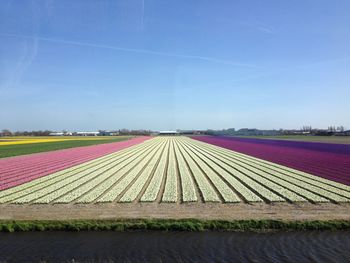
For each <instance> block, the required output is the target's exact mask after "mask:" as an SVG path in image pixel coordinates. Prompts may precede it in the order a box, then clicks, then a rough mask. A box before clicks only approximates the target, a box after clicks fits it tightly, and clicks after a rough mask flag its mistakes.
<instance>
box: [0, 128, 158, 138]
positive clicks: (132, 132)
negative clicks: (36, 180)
mask: <svg viewBox="0 0 350 263" xmlns="http://www.w3.org/2000/svg"><path fill="white" fill-rule="evenodd" d="M99 132H100V135H105V136H107V135H110V134H113V135H135V136H136V135H150V134H152V133H153V131H151V130H128V129H120V130H115V131H110V132H106V131H103V130H99ZM50 133H53V131H50V130H45V131H42V130H39V131H16V132H12V131H10V130H9V129H3V130H1V132H0V136H2V137H4V136H49V135H50ZM62 133H64V134H69V133H68V132H67V131H66V130H63V131H62ZM71 134H73V135H74V134H75V133H74V132H73V133H71Z"/></svg>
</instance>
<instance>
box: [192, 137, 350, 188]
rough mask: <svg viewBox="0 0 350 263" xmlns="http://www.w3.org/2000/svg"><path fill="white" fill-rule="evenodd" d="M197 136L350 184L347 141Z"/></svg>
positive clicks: (203, 139) (349, 147)
mask: <svg viewBox="0 0 350 263" xmlns="http://www.w3.org/2000/svg"><path fill="white" fill-rule="evenodd" d="M193 138H194V139H196V140H199V141H202V142H206V143H210V144H213V145H217V146H220V147H224V148H226V149H230V150H232V151H237V152H240V153H244V154H248V155H250V156H254V157H257V158H261V159H264V160H267V161H270V162H274V163H278V164H280V165H284V166H287V167H290V168H294V169H297V170H299V171H304V172H306V173H310V174H313V175H316V176H319V177H323V178H326V179H329V180H332V181H336V182H339V183H342V184H346V185H350V145H347V144H330V143H317V142H300V141H283V140H270V139H268V140H266V139H265V140H264V139H255V138H239V137H228V136H194V137H193Z"/></svg>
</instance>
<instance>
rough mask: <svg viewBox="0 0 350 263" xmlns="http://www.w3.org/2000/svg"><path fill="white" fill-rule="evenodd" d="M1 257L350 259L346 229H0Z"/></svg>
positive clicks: (71, 259) (38, 259)
mask: <svg viewBox="0 0 350 263" xmlns="http://www.w3.org/2000/svg"><path fill="white" fill-rule="evenodd" d="M0 262H293V263H294V262H327V263H328V262H350V231H333V232H332V231H320V232H317V231H315V232H314V231H308V232H274V233H246V232H238V233H237V232H198V233H193V232H124V233H123V232H25V233H0Z"/></svg>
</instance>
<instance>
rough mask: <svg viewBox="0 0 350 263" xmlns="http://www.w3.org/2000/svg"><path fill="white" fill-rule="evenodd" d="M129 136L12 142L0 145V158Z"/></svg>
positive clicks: (86, 144)
mask: <svg viewBox="0 0 350 263" xmlns="http://www.w3.org/2000/svg"><path fill="white" fill-rule="evenodd" d="M130 138H131V136H120V137H111V138H108V137H107V138H106V139H101V138H98V139H96V140H94V139H89V140H85V139H80V140H79V139H77V140H67V141H58V142H57V141H56V142H44V143H31V144H13V145H0V158H4V157H10V156H17V155H24V154H30V153H39V152H49V151H55V150H61V149H68V148H75V147H80V146H90V145H96V144H102V143H111V142H119V141H125V140H127V139H130Z"/></svg>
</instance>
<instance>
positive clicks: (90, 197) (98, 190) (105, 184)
mask: <svg viewBox="0 0 350 263" xmlns="http://www.w3.org/2000/svg"><path fill="white" fill-rule="evenodd" d="M153 147H154V145H147V146H144V147H143V148H141V149H140V150H139V152H137V154H135V155H132V156H131V157H129V158H128V159H127V160H126V161H124V162H122V163H121V169H119V170H118V171H117V172H115V173H114V174H113V175H112V176H110V177H108V178H107V179H106V180H104V181H102V183H100V184H99V185H97V186H94V187H93V189H91V190H90V191H89V192H88V193H86V194H85V195H84V196H82V197H80V198H79V199H78V200H77V201H76V203H91V202H94V201H95V200H96V199H97V198H99V197H100V196H101V195H102V194H103V193H104V192H105V191H107V189H109V188H110V187H111V186H113V185H114V184H115V183H116V182H117V181H118V180H119V179H120V178H121V177H122V176H124V175H125V174H126V173H127V172H128V171H129V170H130V169H132V168H133V167H134V166H135V165H136V164H137V162H138V161H139V159H142V158H145V157H146V156H147V155H148V154H149V153H150V151H151V150H152V149H153Z"/></svg>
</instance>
